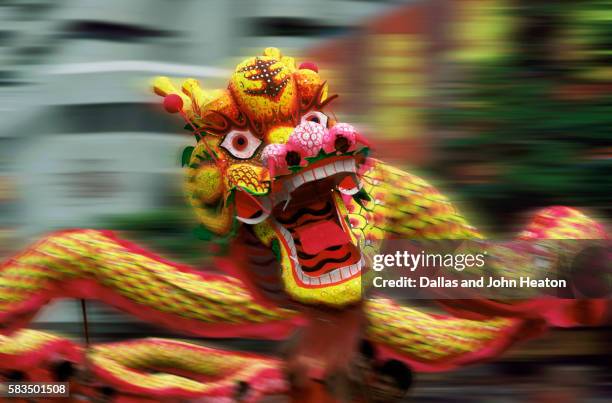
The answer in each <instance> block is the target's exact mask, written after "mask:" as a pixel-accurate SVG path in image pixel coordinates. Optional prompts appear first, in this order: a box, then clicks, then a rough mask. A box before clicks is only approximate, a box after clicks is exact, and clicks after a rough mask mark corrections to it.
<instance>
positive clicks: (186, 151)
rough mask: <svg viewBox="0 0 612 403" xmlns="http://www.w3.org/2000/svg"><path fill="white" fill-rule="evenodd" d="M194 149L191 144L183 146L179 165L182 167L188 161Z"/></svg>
mask: <svg viewBox="0 0 612 403" xmlns="http://www.w3.org/2000/svg"><path fill="white" fill-rule="evenodd" d="M194 149H195V147H193V146H189V147H185V149H184V150H183V155H182V156H181V166H182V167H184V166H186V165H187V164H189V161H190V160H191V154H193V150H194Z"/></svg>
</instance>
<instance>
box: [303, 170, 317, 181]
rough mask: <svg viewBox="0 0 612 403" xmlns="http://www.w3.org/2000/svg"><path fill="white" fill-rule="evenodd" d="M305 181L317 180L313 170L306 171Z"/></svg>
mask: <svg viewBox="0 0 612 403" xmlns="http://www.w3.org/2000/svg"><path fill="white" fill-rule="evenodd" d="M303 176H304V182H311V181H313V180H315V177H314V174H313V173H312V171H306V172H304V175H303Z"/></svg>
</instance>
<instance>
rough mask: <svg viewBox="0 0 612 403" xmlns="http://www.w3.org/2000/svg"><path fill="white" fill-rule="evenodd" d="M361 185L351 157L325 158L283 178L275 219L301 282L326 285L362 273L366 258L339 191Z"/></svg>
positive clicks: (285, 248) (278, 188)
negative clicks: (358, 245)
mask: <svg viewBox="0 0 612 403" xmlns="http://www.w3.org/2000/svg"><path fill="white" fill-rule="evenodd" d="M360 187H361V186H360V183H359V179H358V177H357V162H356V161H355V159H354V158H350V157H349V158H346V157H340V158H334V159H332V160H331V161H330V160H325V161H321V162H320V163H319V164H317V165H315V166H313V167H309V168H308V169H307V170H304V171H301V172H299V173H297V174H294V175H292V176H290V177H287V178H284V179H282V180H281V183H279V185H278V187H277V192H276V193H275V195H276V197H275V198H274V200H275V205H276V206H275V207H274V209H273V211H272V219H271V221H272V223H273V226H274V228H275V231H276V233H277V236H278V238H279V240H280V241H281V244H282V247H283V248H284V250H285V252H286V253H287V256H288V257H289V260H290V264H291V266H292V273H293V277H294V280H295V282H296V283H297V284H298V285H299V286H301V287H325V286H330V285H336V284H340V283H343V282H345V281H348V280H351V279H353V278H355V277H357V276H359V275H360V273H361V271H362V269H363V267H364V261H363V259H362V256H361V252H360V250H359V248H358V247H357V246H356V245H355V243H354V240H353V237H352V234H351V229H350V226H349V225H348V222H347V219H346V211H345V209H344V208H343V206H344V204H343V203H344V201H343V199H342V197H341V196H340V193H344V194H349V195H351V194H355V193H356V192H358V191H359V189H360ZM343 211H344V213H342V212H343Z"/></svg>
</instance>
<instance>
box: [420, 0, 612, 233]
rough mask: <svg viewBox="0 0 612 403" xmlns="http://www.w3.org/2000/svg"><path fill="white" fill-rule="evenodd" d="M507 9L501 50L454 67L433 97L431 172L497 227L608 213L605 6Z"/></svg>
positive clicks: (610, 16)
mask: <svg viewBox="0 0 612 403" xmlns="http://www.w3.org/2000/svg"><path fill="white" fill-rule="evenodd" d="M509 4H510V5H512V6H509V7H508V8H507V9H506V10H505V12H507V13H509V15H510V16H511V21H512V24H513V29H512V30H511V32H512V34H511V37H509V38H507V39H506V40H507V41H510V46H509V47H508V48H509V49H511V51H510V52H509V53H508V54H505V55H503V56H500V57H498V58H496V59H494V60H491V59H488V60H483V61H481V62H478V63H473V64H471V65H465V64H464V65H459V66H455V67H456V69H455V74H453V77H454V79H452V80H449V81H448V82H446V83H445V85H443V86H442V87H441V89H440V93H439V94H437V96H438V99H441V100H442V103H443V104H444V106H442V107H440V108H438V109H435V110H434V111H432V116H431V121H432V122H433V124H434V125H435V126H436V128H437V129H438V131H440V132H442V133H445V134H447V135H445V136H444V138H443V139H442V140H441V141H440V144H438V145H437V146H438V147H439V151H440V152H439V156H440V157H439V159H437V160H436V161H433V163H432V166H431V169H432V170H434V171H436V172H437V173H438V174H440V175H442V176H443V177H446V178H447V179H449V180H451V181H452V182H454V183H456V184H458V185H459V186H458V189H457V191H458V192H459V194H460V195H461V196H463V198H464V199H467V201H468V202H470V203H474V204H477V208H478V209H481V210H483V213H485V214H486V215H487V216H491V217H497V218H496V219H497V220H499V223H498V225H501V226H502V227H503V226H504V225H505V224H509V223H510V222H513V221H514V218H515V216H516V214H517V213H520V212H523V211H525V210H528V209H533V208H535V207H539V206H545V205H550V204H566V205H576V206H587V207H592V208H595V209H598V210H600V211H605V212H606V214H607V215H608V216H610V215H612V203H611V202H612V193H611V192H610V190H611V189H612V186H611V185H612V179H611V175H610V173H611V172H612V158H611V157H612V148H611V147H612V142H611V139H612V91H611V90H610V88H612V87H610V85H611V84H612V82H610V81H606V80H607V78H606V77H603V78H602V75H601V72H602V71H606V70H605V69H606V68H608V70H607V71H612V70H609V68H610V66H612V63H610V61H612V1H594V0H589V1H583V2H575V3H567V2H563V5H559V4H558V3H554V2H542V1H534V2H527V1H517V2H511V3H509ZM602 69H603V70H602ZM611 81H612V80H611ZM606 85H608V87H607V88H608V90H602V88H606V87H605V86H606ZM602 86H603V87H602Z"/></svg>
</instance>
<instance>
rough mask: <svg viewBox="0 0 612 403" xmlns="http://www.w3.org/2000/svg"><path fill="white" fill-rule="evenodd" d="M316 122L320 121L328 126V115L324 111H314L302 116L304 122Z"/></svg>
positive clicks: (322, 124)
mask: <svg viewBox="0 0 612 403" xmlns="http://www.w3.org/2000/svg"><path fill="white" fill-rule="evenodd" d="M304 122H314V123H318V124H320V125H321V126H323V127H327V115H325V114H324V113H323V112H317V111H312V112H308V113H307V114H305V115H304V116H302V123H304Z"/></svg>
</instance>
